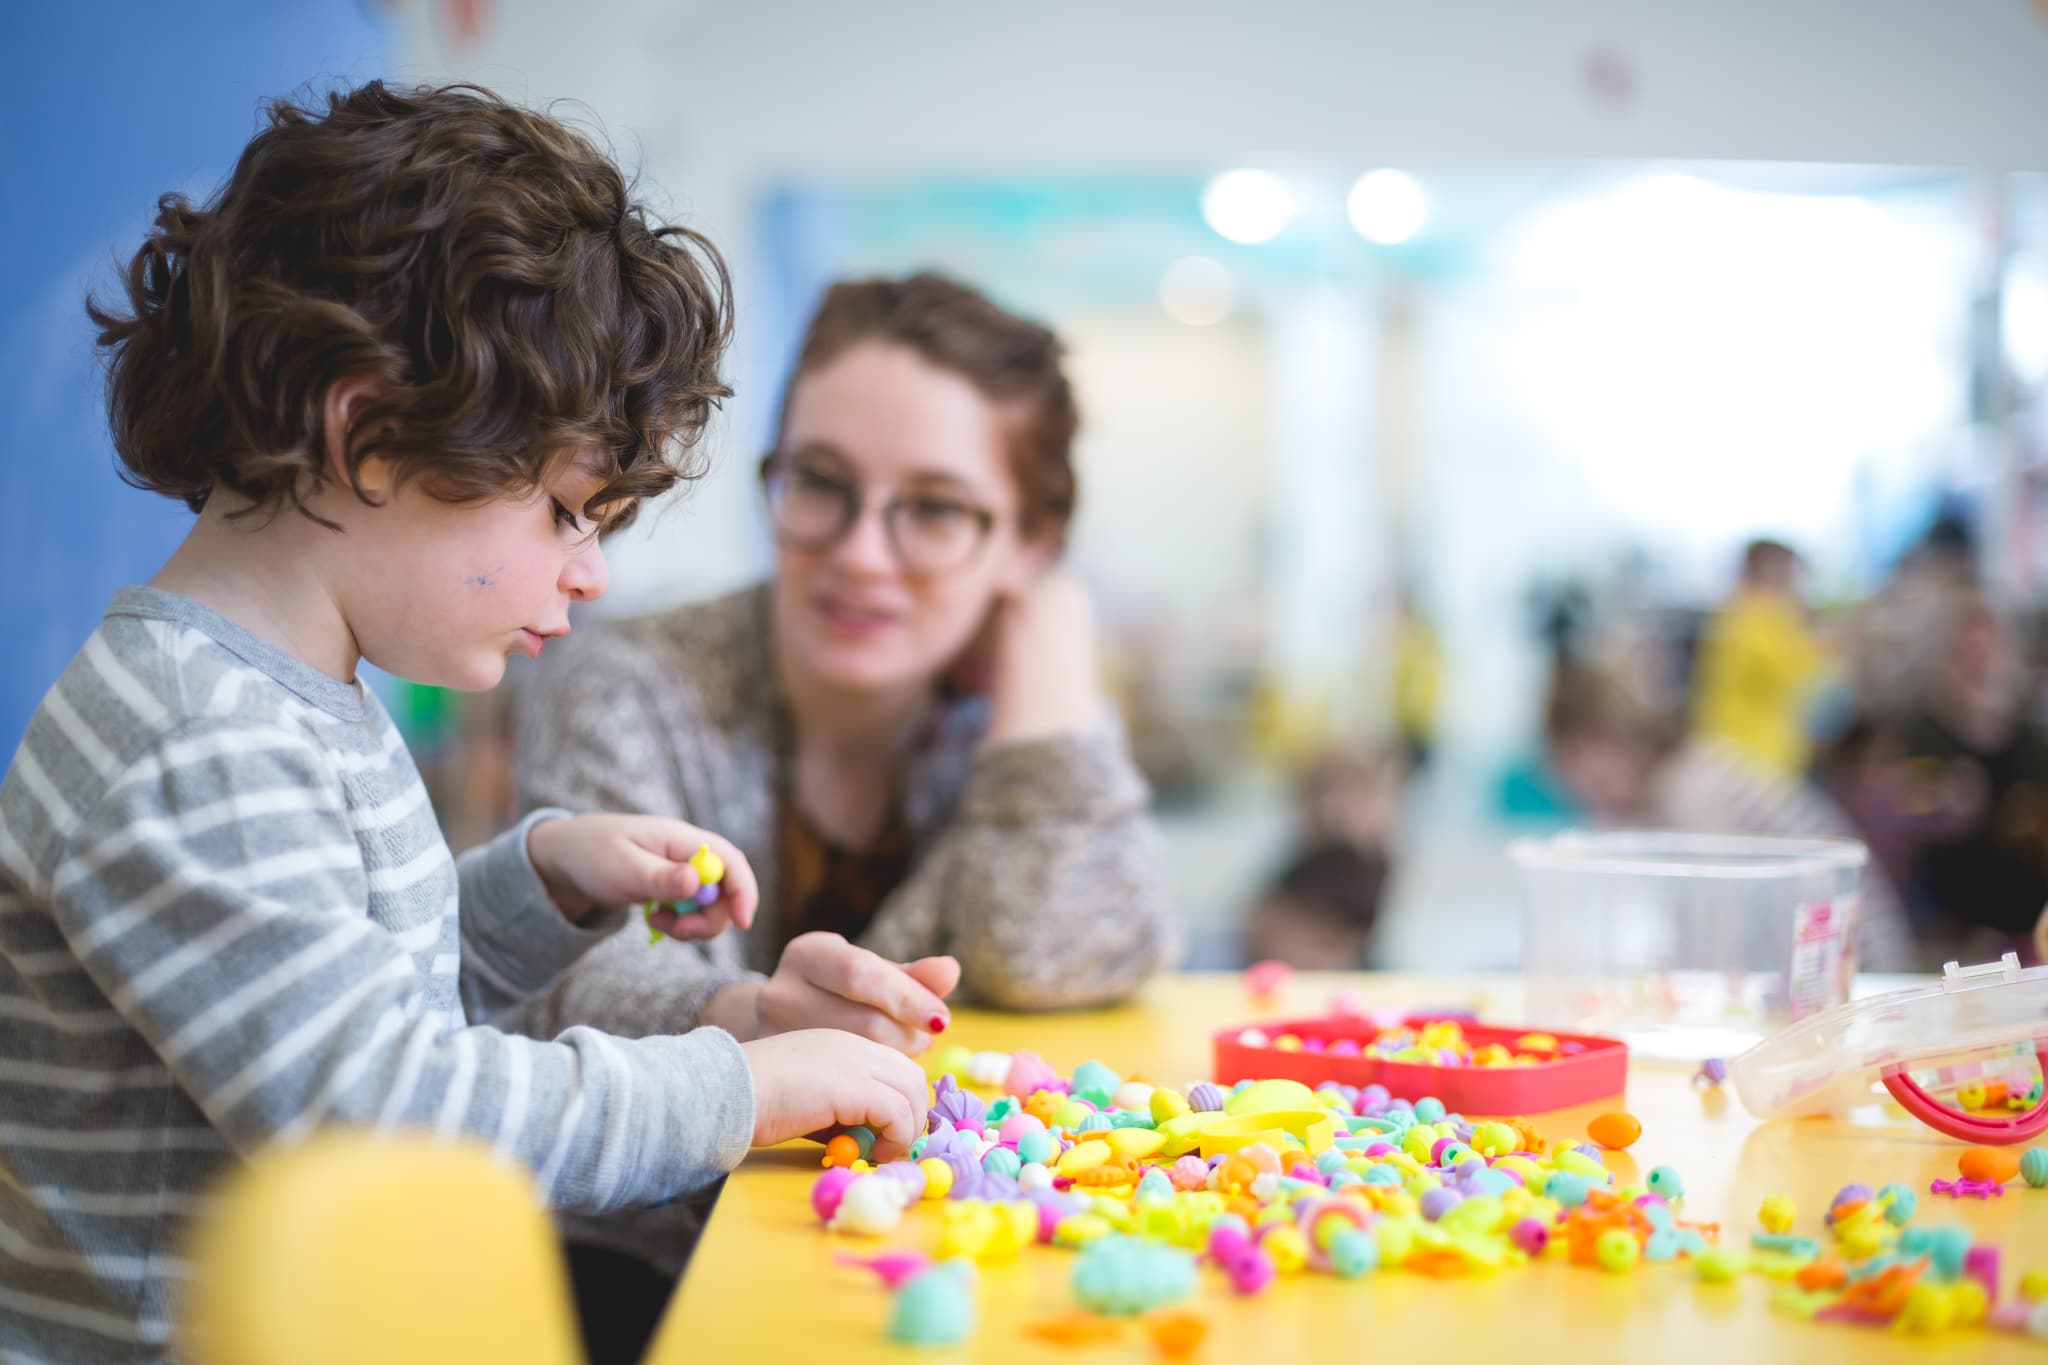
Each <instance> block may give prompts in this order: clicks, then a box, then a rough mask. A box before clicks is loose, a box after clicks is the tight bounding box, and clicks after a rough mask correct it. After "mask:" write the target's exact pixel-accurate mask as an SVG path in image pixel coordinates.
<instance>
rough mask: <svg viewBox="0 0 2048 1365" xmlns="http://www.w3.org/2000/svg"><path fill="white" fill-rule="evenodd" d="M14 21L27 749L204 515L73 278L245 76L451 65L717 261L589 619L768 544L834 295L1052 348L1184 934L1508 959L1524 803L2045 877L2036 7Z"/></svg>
mask: <svg viewBox="0 0 2048 1365" xmlns="http://www.w3.org/2000/svg"><path fill="white" fill-rule="evenodd" d="M9 28H10V29H11V31H12V35H11V36H12V39H13V41H12V42H11V43H10V44H9V45H8V48H7V50H6V52H5V53H4V54H0V68H4V70H5V74H6V80H5V82H4V90H5V93H4V94H0V100H4V103H0V157H4V160H0V169H4V176H0V222H4V224H5V232H6V234H7V241H8V245H9V252H8V256H9V268H8V270H7V271H6V272H5V273H4V276H0V326H4V333H0V345H4V347H5V351H4V361H5V363H4V364H0V399H4V401H0V424H4V425H0V431H4V438H0V491H4V494H5V496H4V497H0V571H4V573H5V576H6V581H7V582H8V584H9V585H10V588H11V591H10V592H9V593H8V594H6V597H5V600H4V602H0V641H5V643H4V644H0V650H4V652H5V654H6V657H7V663H6V666H5V669H4V677H0V746H4V747H5V748H7V749H9V750H11V749H12V747H13V745H14V744H15V743H16V742H17V741H18V739H19V735H20V732H21V729H22V727H23V726H24V725H25V723H26V720H27V717H28V715H29V713H30V712H31V711H32V709H33V707H34V705H35V703H36V701H37V699H38V698H39V697H40V695H41V693H42V691H43V689H44V688H45V687H47V685H48V684H49V682H50V680H51V679H53V678H54V677H55V675H56V674H57V672H58V670H59V669H60V668H61V667H62V665H63V663H64V661H65V660H66V659H67V658H68V657H69V656H70V654H71V653H72V652H73V651H74V650H75V649H76V648H77V647H78V645H79V644H80V642H82V640H83V639H84V637H85V636H86V634H87V633H89V632H90V630H91V629H92V627H93V625H94V623H95V622H96V621H97V619H98V613H99V611H100V608H101V607H102V606H103V605H104V603H105V600H106V598H107V597H108V595H109V594H110V593H111V591H112V590H113V588H114V587H116V586H118V585H119V584H121V583H125V582H132V581H137V580H140V579H143V578H146V577H147V576H148V575H149V574H150V573H151V572H153V571H154V569H155V568H156V567H157V565H158V564H159V563H160V562H161V560H162V559H163V558H164V557H165V556H166V555H167V554H168V553H169V551H170V549H171V548H172V546H173V545H174V544H175V542H176V540H177V537H178V536H179V535H180V534H181V533H182V530H183V528H184V525H185V524H186V514H185V513H184V512H183V510H182V509H180V508H177V507H175V506H171V505H168V504H163V503H162V502H161V500H158V499H154V498H151V497H149V496H147V495H144V494H141V493H138V492H135V491H132V490H129V489H126V488H124V487H123V486H122V485H121V484H120V483H119V481H118V480H117V479H116V477H115V475H114V472H113V465H112V458H111V452H110V450H109V447H108V444H107V440H106V435H105V428H104V420H103V415H102V412H101V410H100V408H99V406H98V397H97V377H96V375H95V373H94V370H93V362H92V356H91V350H90V335H89V332H88V329H87V327H86V325H85V318H84V313H83V309H82V307H81V300H82V298H83V296H84V293H85V291H86V290H87V288H88V287H90V286H91V285H92V284H93V283H95V282H96V281H102V280H104V279H107V278H109V276H110V271H111V269H112V264H111V263H112V262H113V260H114V258H115V257H116V255H117V254H120V255H123V256H125V254H126V252H127V251H129V250H131V249H132V245H133V243H134V241H135V240H136V239H137V238H138V237H139V235H140V232H141V230H142V228H143V225H144V224H145V222H146V221H147V218H148V216H149V213H150V211H151V206H152V202H153V198H154V196H155V195H156V194H157V193H160V192H162V191H164V190H168V189H181V190H185V191H187V192H191V193H200V194H203V193H204V192H206V191H207V190H208V189H209V188H210V187H211V186H213V185H215V184H216V183H218V182H219V181H220V179H221V178H222V177H223V176H224V175H225V174H226V172H227V171H228V169H229V168H230V166H231V164H232V159H233V157H234V155H235V153H236V152H237V151H238V150H239V148H240V146H241V144H242V143H243V142H244V141H245V140H246V138H247V136H248V134H249V132H250V131H251V130H252V128H253V125H254V119H255V112H256V105H257V101H258V99H259V98H260V97H262V96H264V95H267V94H275V93H281V92H286V91H290V90H293V89H296V88H299V87H302V86H305V85H307V84H311V85H313V86H315V87H318V86H321V85H325V84H333V83H338V82H352V81H358V80H362V79H367V78H369V77H371V76H385V77H397V78H402V79H413V80H424V81H440V80H447V79H463V80H472V81H476V82H479V83H482V84H485V85H489V86H491V87H493V88H495V89H497V90H499V91H501V92H502V93H504V94H507V95H509V96H511V97H514V98H517V99H521V100H523V101H527V102H530V103H535V104H552V103H554V102H557V101H561V102H564V103H561V104H560V105H559V106H557V112H559V113H563V114H565V115H567V116H569V117H571V118H573V119H574V120H576V121H578V122H580V123H582V124H584V125H585V126H586V127H588V128H591V129H593V130H595V131H598V132H599V134H600V135H601V136H602V137H603V138H605V139H607V140H608V141H609V143H610V144H611V145H612V146H613V147H614V148H615V150H616V151H617V152H618V154H619V155H620V156H621V157H622V159H624V160H625V161H626V162H627V163H629V164H630V165H632V166H633V167H635V168H637V171H638V173H639V175H640V177H641V178H642V180H643V182H644V184H645V186H646V188H647V189H648V190H649V191H650V193H651V194H652V195H653V197H654V200H655V202H656V203H657V204H658V205H660V206H661V208H662V210H663V211H664V212H665V213H667V214H668V215H670V216H672V217H674V218H676V219H678V220H681V221H686V222H688V223H690V224H691V225H693V226H695V227H697V228H699V229H701V230H703V231H705V232H706V233H708V234H709V235H710V236H711V237H712V238H713V240H714V241H716V242H717V244H718V245H719V247H720V248H721V250H722V251H723V252H724V253H725V255H726V257H727V260H728V261H729V263H730V265H731V267H732V270H733V273H734V277H735V282H736V289H737V303H738V317H739V330H738V335H737V344H736V348H735V351H734V353H733V357H732V362H731V365H730V375H731V379H732V382H733V383H734V386H735V388H736V390H737V392H736V396H735V397H734V399H733V400H732V401H731V402H730V403H729V404H728V405H727V408H726V410H725V413H724V415H723V417H722V419H721V421H720V422H719V424H718V426H717V428H716V430H715V432H714V434H713V437H712V443H713V450H712V461H713V467H714V472H713V473H712V474H711V476H710V477H709V478H707V479H706V480H704V481H703V482H701V483H700V484H698V485H696V486H695V487H693V488H691V489H690V490H688V491H687V492H686V493H685V494H683V495H681V496H679V497H677V498H675V499H673V500H671V501H670V502H669V503H668V504H667V505H665V506H664V507H662V508H660V509H658V510H657V511H656V513H655V514H653V515H648V516H643V517H642V518H641V520H640V522H639V523H638V525H637V526H636V527H635V528H634V529H633V530H632V531H631V532H630V533H628V535H627V536H625V537H624V538H622V539H621V540H620V541H618V542H617V543H616V544H615V545H614V546H613V547H612V553H611V562H612V583H613V587H612V591H611V593H610V595H609V596H608V597H607V599H606V600H605V601H604V602H603V603H601V604H600V609H601V610H602V611H603V612H605V613H631V612H640V611H646V610H651V609H654V608H657V607H662V606H666V605H670V604H673V603H676V602H679V601H683V600H687V599H691V598H696V597H702V596H707V595H710V594H713V593H717V592H720V591H723V590H726V589H729V588H732V587H735V586H737V585H740V584H742V583H745V582H747V581H750V580H752V579H755V578H757V577H759V576H761V574H762V573H763V572H764V570H765V568H766V566H767V563H768V552H769V542H768V537H767V532H766V527H765V523H764V520H763V517H762V514H761V509H760V507H759V505H758V496H757V492H756V485H755V482H754V479H753V467H754V459H755V457H756V456H757V455H758V454H759V453H760V451H762V450H763V449H764V448H765V446H766V445H767V443H768V442H769V440H770V439H771V433H770V432H769V430H768V427H769V424H770V422H771V421H772V417H773V412H774V405H775V402H776V399H777V397H778V395H779V392H780V388H781V383H782V380H783V378H784V376H785V374H786V372H787V369H788V366H789V363H790V361H791V359H792V352H793V348H794V346H795V343H796V340H797V337H798V335H799V332H800V330H801V328H802V326H803V324H804V322H805V320H806V318H807V316H808V313H809V310H810V308H811V306H812V305H813V303H814V302H815V301H816V299H817V297H818V295H819V293H820V292H821V290H822V289H823V287H824V286H825V285H826V284H827V283H829V282H830V281H831V280H833V279H835V278H837V277H840V276H842V275H846V274H850V273H853V274H857V273H867V272H901V271H908V270H911V269H915V268H923V267H933V268H937V269H941V270H944V271H947V272H950V273H952V274H955V275H958V276H960V277H962V278H963V279H966V280H968V281H970V282H972V283H975V284H977V285H979V286H981V287H983V288H985V289H987V290H988V291H990V292H991V293H993V294H994V295H995V296H996V297H997V298H998V299H1000V300H1001V301H1003V302H1004V303H1006V304H1009V305H1011V306H1013V307H1015V308H1018V309H1021V310H1024V311H1027V312H1029V313H1032V314H1035V315H1037V316H1039V317H1041V318H1043V319H1044V320H1046V321H1048V322H1050V323H1052V324H1053V325H1055V326H1056V327H1057V328H1058V329H1059V330H1060V331H1061V332H1062V333H1063V334H1064V335H1065V337H1066V338H1067V340H1068V342H1069V344H1070V347H1071V351H1072V365H1073V371H1074V374H1075V377H1076V380H1077V382H1078V385H1079V387H1080V390H1081V396H1082V401H1083V405H1084V413H1085V418H1086V426H1085V430H1084V433H1083V439H1082V443H1081V455H1080V459H1081V464H1080V472H1081V486H1082V499H1081V509H1082V510H1081V517H1080V522H1079V528H1078V533H1077V536H1076V539H1075V542H1074V545H1073V549H1072V559H1073V563H1074V565H1075V567H1076V569H1077V570H1078V572H1079V573H1080V574H1081V576H1082V577H1083V578H1084V579H1085V580H1086V581H1087V583H1088V584H1089V585H1090V586H1091V588H1092V589H1093V591H1094V593H1095V597H1096V603H1097V608H1098V614H1099V617H1100V619H1101V621H1102V623H1103V636H1104V642H1105V667H1106V671H1107V674H1108V678H1109V681H1110V683H1111V686H1112V688H1113V689H1114V692H1115V694H1116V696H1117V697H1118V699H1119V701H1120V702H1121V704H1122V706H1123V708H1124V712H1125V715H1126V717H1127V719H1128V721H1129V724H1130V727H1131V732H1132V737H1133V743H1134V746H1135V747H1136V749H1137V752H1138V756H1139V759H1140V761H1141V764H1142V765H1143V767H1144V768H1145V769H1146V771H1147V773H1148V774H1149V776H1150V777H1151V779H1152V781H1153V784H1154V787H1155V790H1156V793H1157V797H1158V802H1159V811H1160V818H1161V820H1162V823H1163V825H1164V827H1165V829H1166V832H1167V836H1168V839H1169V841H1170V845H1171V848H1172V850H1173V867H1174V877H1175V884H1176V890H1177V895H1178V899H1179V903H1180V905H1181V906H1182V908H1183V910H1184V912H1185V914H1186V915H1187V917H1188V920H1189V924H1190V929H1191V935H1192V950H1191V951H1192V957H1191V963H1190V965H1195V966H1225V965H1232V964H1234V963H1237V962H1240V961H1242V960H1244V957H1245V955H1246V954H1247V953H1256V954H1258V955H1266V954H1268V953H1276V954H1279V955H1283V956H1294V957H1297V958H1299V959H1300V960H1302V961H1304V962H1306V963H1317V964H1318V965H1329V964H1323V963H1319V961H1318V959H1319V957H1328V956H1330V955H1334V957H1335V959H1336V960H1337V962H1339V963H1341V962H1342V961H1343V960H1344V959H1346V958H1349V957H1357V958H1362V959H1363V960H1365V961H1369V962H1370V963H1372V964H1373V965H1379V966H1390V967H1427V968H1434V969H1442V970H1458V969H1466V968H1481V967H1508V966H1513V965H1515V964H1516V963H1518V962H1519V961H1520V960H1521V956H1522V943H1521V939H1520V927H1519V924H1520V921H1519V912H1518V906H1517V899H1516V886H1515V879H1514V874H1513V872H1512V870H1511V868H1510V865H1509V863H1508V861H1507V859H1506V857H1505V855H1504V852H1503V846H1504V844H1505V843H1506V841H1507V840H1508V839H1510V838H1512V837H1514V836H1515V835H1517V834H1520V833H1526V832H1531V831H1542V830H1546V829H1553V828H1558V827H1562V826H1564V825H1566V824H1572V823H1583V822H1586V821H1589V820H1592V821H1613V822H1618V823H1644V822H1649V823H1659V824H1680V823H1688V822H1689V823H1692V824H1695V825H1698V826H1701V827H1716V828H1744V829H1749V830H1750V831H1751V832H1758V833H1818V832H1824V829H1825V828H1839V829H1841V830H1844V831H1848V832H1854V833H1856V834H1858V835H1859V836H1860V837H1863V838H1864V839H1865V840H1866V841H1867V842H1869V843H1870V844H1871V846H1872V849H1873V853H1874V855H1875V861H1876V868H1877V872H1878V886H1877V892H1876V893H1877V894H1880V895H1883V896H1885V897H1888V898H1890V900H1891V901H1892V902H1893V903H1895V904H1896V906H1897V907H1898V909H1899V911H1900V913H1901V914H1902V915H1903V916H1904V918H1905V921H1906V922H1907V923H1908V924H1909V925H1910V927H1911V930H1912V935H1913V941H1914V944H1915V948H1914V951H1915V953H1916V955H1917V957H1918V959H1919V960H1923V961H1927V960H1931V961H1934V962H1938V961H1939V960H1940V958H1941V956H1942V955H1945V954H1948V953H1952V952H1981V951H1992V952H1994V954H1995V951H1996V950H1997V949H1998V948H1999V947H2002V946H2004V945H2005V944H2006V943H2008V942H2015V941H2018V940H2020V939H2022V938H2023V937H2024V933H2025V930H2026V929H2028V928H2029V927H2030V926H2031V925H2032V922H2033V917H2034V914H2035V912H2036V911H2038V910H2039V909H2040V907H2041V905H2042V904H2043V902H2044V901H2048V745H2044V742H2043V739H2042V733H2043V728H2042V727H2043V726H2044V725H2048V691H2044V686H2043V679H2044V670H2043V660H2044V655H2048V624H2044V606H2048V174H2043V172H2044V171H2048V0H1971V3H1967V4H1950V5H1930V4H1926V3H1921V2H1920V0H1802V3H1800V4H1797V5H1784V4H1779V3H1771V2H1770V0H1673V2H1672V3H1668V4H1664V5H1659V6H1655V7H1651V6H1642V5H1634V4H1626V3H1619V2H1616V3H1594V2H1593V0H1583V2H1567V3H1553V4H1546V5H1542V6H1534V5H1528V4H1526V3H1521V0H1465V2H1464V3H1445V4H1435V5H1427V6H1424V5H1414V4H1409V3H1399V2H1397V0H1299V2H1298V3H1292V4H1279V5H1267V6H1244V5H1221V4H1213V5H1199V4H1190V3H1157V2H1147V3H1127V4H1118V5H1113V6H1112V5H1098V4H1085V3H1042V4H1037V5H1030V6H965V5H958V4H946V3H936V2H930V3H927V2H923V0H918V2H912V0H903V2H902V3H876V4H871V5H864V6H848V5H837V4H829V3H822V2H813V3H740V2H739V0H667V2H666V3H658V2H657V0H590V2H589V3H579V4H574V5H571V4H567V3H561V2H560V0H389V2H388V3H369V2H366V0H297V3H294V4H291V5H276V4H256V3H212V4H196V5H190V6H185V7H183V8H182V9H181V10H180V13H179V15H178V17H177V18H176V20H175V22H174V23H167V22H166V21H165V19H164V18H163V17H162V16H161V14H160V13H159V12H157V11H155V10H153V9H151V10H145V9H143V8H141V7H139V6H138V7H126V6H104V5H101V6H94V5H79V6H63V7H59V6H45V7H42V8H40V9H38V10H37V11H35V12H34V13H33V14H30V15H26V16H24V15H16V16H14V17H13V18H12V19H11V20H10V21H9ZM1759 542H1762V544H1761V545H1759ZM1758 678H1763V679H1765V680H1766V681H1765V683H1761V684H1760V683H1758V682H1757V679H1758ZM517 681H518V679H517V677H516V676H515V678H514V679H513V685H514V686H516V685H517ZM384 685H385V688H386V695H387V698H388V700H389V701H390V703H391V705H392V707H393V710H394V713H395V714H397V715H398V716H399V717H400V719H401V722H402V723H403V724H404V725H405V727H406V728H407V730H408V735H409V738H410V739H412V740H413V741H414V744H415V749H416V751H418V752H419V753H421V755H422V757H423V760H424V766H425V767H427V769H428V770H429V777H430V784H431V786H432V788H433V790H434V794H435V799H436V803H437V806H438V808H439V810H440V813H441V816H442V819H443V821H444V823H445V824H446V825H447V827H448V829H449V833H450V838H451V841H452V842H454V843H455V844H456V845H457V846H458V847H459V846H461V845H462V844H464V843H467V842H470V841H472V840H474V839H475V838H477V837H478V836H480V835H481V834H483V833H485V832H487V831H490V830H492V829H494V828H495V827H497V826H499V825H500V824H502V823H503V822H504V821H505V820H506V819H508V818H509V817H510V815H511V813H512V812H511V811H510V809H509V801H510V794H509V784H508V773H509V766H510V755H511V744H512V737H511V736H510V735H509V734H508V733H507V725H506V716H507V713H508V711H509V709H510V708H509V699H508V698H507V696H505V695H504V694H503V692H502V691H501V692H500V693H498V694H492V695H489V696H482V697H465V696H455V695H451V694H445V693H440V692H436V691H432V690H427V689H418V688H412V687H409V686H405V685H403V684H398V683H396V682H393V681H391V680H385V683H384ZM1710 779H1711V780H1710ZM1332 848H1341V849H1342V850H1344V851H1345V855H1346V856H1345V857H1344V858H1341V859H1337V860H1335V861H1332V860H1331V859H1330V858H1329V857H1327V856H1324V855H1326V854H1327V853H1328V852H1329V851H1330V850H1331V849H1332ZM1255 907H1258V908H1259V909H1258V913H1256V914H1255V913H1254V910H1255ZM1283 911H1284V912H1285V913H1281V912H1283ZM1290 915H1291V916H1292V917H1293V920H1294V921H1295V922H1296V927H1297V928H1299V925H1300V923H1302V922H1310V921H1313V922H1315V923H1319V924H1320V925H1321V926H1322V928H1323V929H1325V930H1328V931H1329V932H1325V933H1309V934H1302V933H1298V932H1289V931H1288V930H1287V928H1286V924H1285V923H1283V921H1286V920H1288V917H1289V916H1290ZM1269 920H1270V921H1272V922H1270V923H1267V922H1266V921H1269Z"/></svg>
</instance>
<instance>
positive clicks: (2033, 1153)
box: [2020, 1147, 2048, 1190]
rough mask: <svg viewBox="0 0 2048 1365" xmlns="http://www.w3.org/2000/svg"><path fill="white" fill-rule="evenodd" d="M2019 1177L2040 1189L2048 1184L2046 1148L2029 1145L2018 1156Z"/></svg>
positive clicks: (2047, 1150)
mask: <svg viewBox="0 0 2048 1365" xmlns="http://www.w3.org/2000/svg"><path fill="white" fill-rule="evenodd" d="M2020 1179H2022V1180H2024V1181H2026V1182H2027V1183H2028V1184H2029V1185H2032V1186H2033V1187H2034V1188H2035V1189H2037V1190H2038V1189H2040V1188H2041V1187H2042V1186H2043V1185H2048V1149H2043V1148H2040V1147H2029V1148H2028V1149H2027V1153H2026V1155H2025V1156H2022V1157H2021V1158H2020Z"/></svg>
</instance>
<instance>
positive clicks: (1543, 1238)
mask: <svg viewBox="0 0 2048 1365" xmlns="http://www.w3.org/2000/svg"><path fill="white" fill-rule="evenodd" d="M1508 1236H1510V1237H1512V1238H1514V1239H1515V1245H1516V1246H1518V1247H1520V1248H1521V1249H1522V1250H1523V1251H1525V1252H1527V1253H1528V1254H1529V1255H1531V1256H1541V1255H1542V1254H1543V1248H1545V1247H1547V1246H1549V1245H1550V1229H1549V1228H1548V1227H1547V1226H1545V1224H1544V1222H1543V1220H1542V1219H1540V1218H1524V1219H1523V1220H1522V1221H1521V1222H1519V1223H1516V1224H1515V1226H1514V1227H1513V1228H1512V1229H1510V1230H1509V1232H1508Z"/></svg>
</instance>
